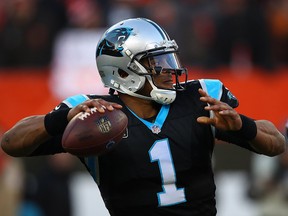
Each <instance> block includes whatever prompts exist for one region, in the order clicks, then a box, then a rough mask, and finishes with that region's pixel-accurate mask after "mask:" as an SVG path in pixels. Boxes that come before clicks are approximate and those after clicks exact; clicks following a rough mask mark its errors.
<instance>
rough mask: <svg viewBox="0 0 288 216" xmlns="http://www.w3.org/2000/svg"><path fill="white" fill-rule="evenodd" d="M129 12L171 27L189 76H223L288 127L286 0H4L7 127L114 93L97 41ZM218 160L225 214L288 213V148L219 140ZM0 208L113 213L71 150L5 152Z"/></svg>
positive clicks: (2, 122)
mask: <svg viewBox="0 0 288 216" xmlns="http://www.w3.org/2000/svg"><path fill="white" fill-rule="evenodd" d="M129 17H147V18H149V19H152V20H154V21H156V22H158V23H159V24H160V25H162V26H163V27H164V28H165V29H166V30H167V32H168V33H169V34H170V36H171V37H172V38H174V39H175V40H176V41H177V43H178V44H179V46H180V53H181V57H182V63H183V64H184V65H185V66H186V67H188V68H189V77H190V79H198V78H216V79H220V80H221V81H222V82H223V83H224V84H225V85H226V86H227V87H228V88H229V89H230V90H231V91H232V92H233V93H234V95H235V96H236V97H237V98H238V99H239V100H240V107H239V108H238V109H237V110H238V111H239V112H240V113H245V114H247V115H249V116H251V117H253V118H255V119H261V118H265V119H269V120H271V121H272V122H273V123H275V124H276V126H277V127H278V128H279V130H280V131H281V132H283V133H285V123H286V121H287V119H288V100H287V92H288V1H287V0H1V1H0V95H1V101H0V134H1V133H3V132H4V131H6V130H7V129H9V128H10V127H11V126H12V125H13V124H15V123H16V122H17V121H18V120H20V119H21V118H24V117H26V116H29V115H36V114H45V113H47V112H49V111H50V110H51V109H52V108H53V107H54V106H56V105H57V104H58V103H59V101H61V100H63V99H64V98H65V97H67V96H70V95H73V94H78V93H99V94H104V93H107V89H104V88H103V87H102V84H101V82H100V80H99V77H98V75H97V72H96V65H95V59H94V56H95V47H96V44H97V42H98V39H99V37H100V35H101V34H102V33H103V31H104V29H105V28H106V27H107V26H110V25H112V24H114V23H116V22H118V21H120V20H122V19H125V18H129ZM214 165H215V177H216V183H217V185H218V189H217V197H218V201H217V203H218V204H217V205H218V211H219V213H218V215H219V216H231V215H233V216H287V215H288V208H287V206H288V157H287V155H281V156H279V157H275V158H269V157H263V156H257V155H254V154H251V153H250V152H247V151H245V150H242V149H239V148H237V147H235V146H231V145H229V144H226V143H219V145H216V148H215V155H214ZM0 215H1V216H28V215H29V216H58V215H59V216H60V215H61V216H63V215H65V216H70V215H71V216H90V215H91V216H92V215H94V216H95V215H99V216H106V215H108V213H107V211H106V209H105V207H104V205H103V202H102V200H101V198H100V196H99V191H98V190H97V187H96V186H95V185H94V183H93V181H92V179H91V177H90V176H89V175H88V174H87V173H86V172H84V169H83V167H82V166H81V164H80V163H79V162H78V161H77V159H75V158H74V157H71V156H70V155H66V154H63V155H62V154H61V155H57V156H49V157H37V158H21V159H15V158H10V157H6V156H5V155H4V154H3V153H2V152H1V151H0Z"/></svg>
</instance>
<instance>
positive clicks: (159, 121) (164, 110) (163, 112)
mask: <svg viewBox="0 0 288 216" xmlns="http://www.w3.org/2000/svg"><path fill="white" fill-rule="evenodd" d="M128 109H129V108H128ZM129 110H130V109H129ZM169 110H170V105H162V107H161V109H160V112H159V113H158V115H157V117H156V120H155V122H154V123H151V122H149V121H146V120H145V119H143V118H140V117H139V116H137V115H136V113H134V112H133V111H132V110H130V112H131V113H132V114H133V115H134V116H135V117H136V118H138V119H139V120H140V121H141V122H142V123H143V124H145V125H146V126H147V127H148V128H149V129H150V130H151V131H153V128H154V127H155V126H157V127H159V128H160V130H161V128H162V126H163V124H164V122H165V120H166V118H167V116H168V113H169Z"/></svg>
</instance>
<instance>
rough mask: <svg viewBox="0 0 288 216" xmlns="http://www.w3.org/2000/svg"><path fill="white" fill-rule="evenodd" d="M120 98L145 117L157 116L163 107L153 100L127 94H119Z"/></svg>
mask: <svg viewBox="0 0 288 216" xmlns="http://www.w3.org/2000/svg"><path fill="white" fill-rule="evenodd" d="M119 98H120V99H121V100H122V101H123V103H124V104H125V105H126V106H127V107H128V108H129V109H130V110H132V111H133V112H134V113H135V114H136V115H137V116H139V117H141V118H144V119H146V118H151V117H153V116H156V115H157V114H158V112H159V109H160V107H161V106H160V105H159V104H157V103H155V102H154V101H152V100H145V99H142V98H137V97H133V96H130V95H127V94H119Z"/></svg>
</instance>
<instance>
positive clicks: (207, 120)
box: [197, 116, 215, 125]
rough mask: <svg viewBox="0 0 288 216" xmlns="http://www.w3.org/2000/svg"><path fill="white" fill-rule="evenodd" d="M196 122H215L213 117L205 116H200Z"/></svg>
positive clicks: (212, 123)
mask: <svg viewBox="0 0 288 216" xmlns="http://www.w3.org/2000/svg"><path fill="white" fill-rule="evenodd" d="M197 122H198V123H200V124H210V125H214V124H215V119H213V118H209V117H205V116H201V117H198V118H197Z"/></svg>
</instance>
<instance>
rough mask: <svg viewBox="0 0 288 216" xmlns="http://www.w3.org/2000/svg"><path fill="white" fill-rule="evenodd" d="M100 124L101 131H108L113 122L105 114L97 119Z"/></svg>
mask: <svg viewBox="0 0 288 216" xmlns="http://www.w3.org/2000/svg"><path fill="white" fill-rule="evenodd" d="M96 124H97V125H98V128H99V131H100V132H101V133H108V132H109V131H110V130H111V122H110V121H109V119H108V118H107V116H103V117H101V118H99V119H98V121H96Z"/></svg>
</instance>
